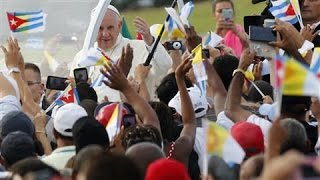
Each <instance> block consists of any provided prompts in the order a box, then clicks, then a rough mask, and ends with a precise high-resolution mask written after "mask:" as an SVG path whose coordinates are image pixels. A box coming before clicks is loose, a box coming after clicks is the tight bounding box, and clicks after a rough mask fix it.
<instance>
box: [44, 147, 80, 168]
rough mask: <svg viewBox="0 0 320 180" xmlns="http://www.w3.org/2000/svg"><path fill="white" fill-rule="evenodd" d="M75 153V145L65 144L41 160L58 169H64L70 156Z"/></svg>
mask: <svg viewBox="0 0 320 180" xmlns="http://www.w3.org/2000/svg"><path fill="white" fill-rule="evenodd" d="M75 154H76V147H75V146H65V147H61V148H57V149H55V150H54V151H52V153H51V154H50V155H49V156H46V157H44V158H42V159H41V160H42V161H43V162H44V163H46V164H48V165H50V166H52V167H54V168H55V169H57V170H59V171H60V170H63V169H65V166H66V164H67V163H68V161H69V159H70V158H72V157H73V156H74V155H75Z"/></svg>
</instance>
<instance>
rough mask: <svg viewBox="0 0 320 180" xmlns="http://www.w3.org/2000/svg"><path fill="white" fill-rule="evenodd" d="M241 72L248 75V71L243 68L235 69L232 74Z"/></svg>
mask: <svg viewBox="0 0 320 180" xmlns="http://www.w3.org/2000/svg"><path fill="white" fill-rule="evenodd" d="M238 72H241V73H242V74H243V75H244V76H245V75H246V72H245V71H244V70H243V69H240V68H238V69H235V70H234V71H233V73H232V76H234V75H235V74H236V73H238Z"/></svg>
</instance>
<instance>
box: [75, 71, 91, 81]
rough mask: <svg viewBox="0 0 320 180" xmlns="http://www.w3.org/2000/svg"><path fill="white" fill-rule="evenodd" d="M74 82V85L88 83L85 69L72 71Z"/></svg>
mask: <svg viewBox="0 0 320 180" xmlns="http://www.w3.org/2000/svg"><path fill="white" fill-rule="evenodd" d="M73 74H74V80H75V81H76V83H79V82H88V79H89V77H88V71H87V68H78V69H75V70H73Z"/></svg>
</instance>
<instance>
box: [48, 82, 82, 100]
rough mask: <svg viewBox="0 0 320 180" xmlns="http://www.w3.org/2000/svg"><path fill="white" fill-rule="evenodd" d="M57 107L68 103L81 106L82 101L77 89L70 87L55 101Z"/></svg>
mask: <svg viewBox="0 0 320 180" xmlns="http://www.w3.org/2000/svg"><path fill="white" fill-rule="evenodd" d="M54 103H55V104H57V105H63V104H68V103H75V104H79V103H80V99H79V95H78V91H77V89H76V88H74V87H72V86H71V85H69V86H68V87H67V88H66V89H65V90H64V91H63V93H62V94H61V95H60V96H59V97H58V98H57V99H56V100H55V101H54Z"/></svg>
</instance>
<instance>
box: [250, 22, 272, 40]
mask: <svg viewBox="0 0 320 180" xmlns="http://www.w3.org/2000/svg"><path fill="white" fill-rule="evenodd" d="M249 39H250V40H252V41H261V42H266V43H268V42H271V41H276V40H277V36H276V31H273V30H272V29H271V28H269V27H259V26H249Z"/></svg>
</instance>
